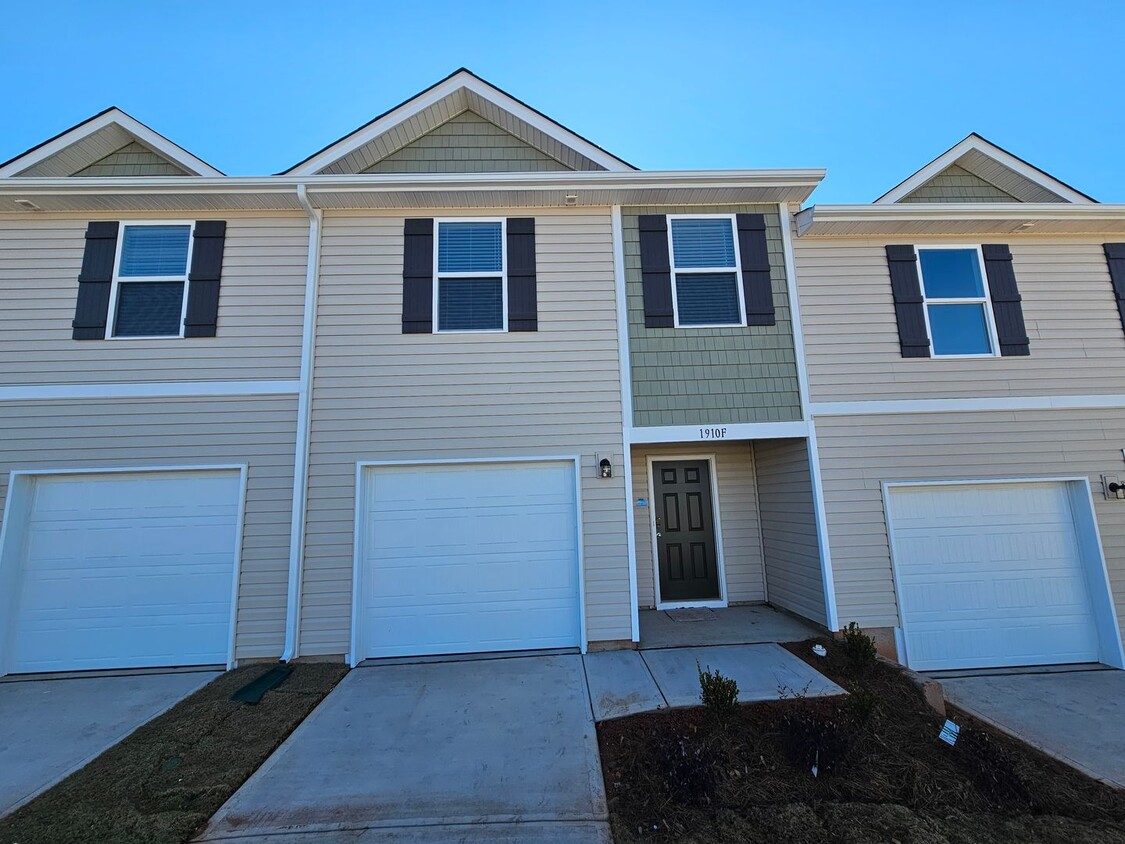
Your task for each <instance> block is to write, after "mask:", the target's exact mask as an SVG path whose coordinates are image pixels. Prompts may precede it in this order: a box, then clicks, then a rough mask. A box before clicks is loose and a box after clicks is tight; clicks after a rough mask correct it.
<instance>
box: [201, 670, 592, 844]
mask: <svg viewBox="0 0 1125 844" xmlns="http://www.w3.org/2000/svg"><path fill="white" fill-rule="evenodd" d="M274 836H279V838H278V839H277V844H304V842H310V844H311V842H316V844H325V842H329V841H333V842H335V841H348V842H364V844H368V842H370V844H374V843H375V842H390V841H394V842H411V844H422V842H427V844H428V842H447V841H458V842H482V841H487V842H548V841H550V842H560V844H577V842H597V844H609V842H610V841H611V840H612V839H611V838H610V834H609V826H608V812H607V809H606V801H605V792H604V788H603V786H602V776H601V767H600V762H599V759H598V746H597V735H596V733H595V730H594V720H593V717H592V715H591V711H590V700H589V695H588V691H587V687H586V678H585V674H584V672H583V666H582V658H581V657H580V656H577V655H574V656H569V655H562V656H536V657H513V658H509V659H492V660H472V661H465V662H437V663H425V664H412V665H386V666H377V667H370V668H367V667H364V668H358V669H356V670H355V671H352V672H351V673H350V674H348V676H347V677H345V678H344V680H343V681H342V682H341V683H340V684H339V685H338V686H337V687H336V688H335V689H334V690H333V692H332V693H331V694H330V695H329V696H328V697H327V698H326V699H325V700H324V702H323V703H321V704H320V706H319V707H317V709H315V710H314V711H313V713H312V714H311V715H310V716H309V717H308V718H307V719H305V721H304V722H303V723H302V724H301V725H300V726H299V727H298V728H297V729H296V730H295V731H294V732H293V734H292V735H291V736H290V737H289V738H288V739H287V740H286V741H285V743H284V744H282V746H281V747H280V748H279V749H278V751H277V752H276V753H274V755H273V756H271V757H270V759H269V760H268V761H267V762H266V763H265V765H263V766H262V767H261V768H260V769H259V770H258V771H257V772H256V773H255V774H254V775H253V776H252V777H251V778H250V779H249V780H248V781H247V782H246V784H245V785H244V786H243V787H242V788H241V789H239V791H238V792H236V793H235V795H234V796H233V797H231V799H230V800H229V801H227V803H226V804H225V805H224V806H223V807H222V808H221V809H220V810H219V811H218V813H217V814H216V815H215V816H214V817H213V818H212V819H211V822H210V824H209V825H208V827H207V829H206V830H205V831H204V833H203V834H202V836H200V838H199V839H198V840H200V841H221V840H225V839H240V840H243V841H246V840H250V841H254V840H259V841H260V840H267V839H273V838H274Z"/></svg>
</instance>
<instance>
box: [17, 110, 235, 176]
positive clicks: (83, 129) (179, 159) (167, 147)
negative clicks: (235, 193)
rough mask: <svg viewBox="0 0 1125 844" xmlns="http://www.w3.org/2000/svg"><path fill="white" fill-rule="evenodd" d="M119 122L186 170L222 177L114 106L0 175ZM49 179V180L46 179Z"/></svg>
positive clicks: (23, 157)
mask: <svg viewBox="0 0 1125 844" xmlns="http://www.w3.org/2000/svg"><path fill="white" fill-rule="evenodd" d="M115 123H116V124H117V125H118V126H120V127H121V128H122V129H124V130H125V131H126V132H128V133H129V134H130V135H133V136H134V137H135V138H137V140H139V141H140V142H141V143H143V144H145V145H146V146H148V147H150V148H151V149H153V150H155V151H156V152H158V153H160V154H161V155H162V156H164V157H165V158H167V159H168V160H169V161H171V162H173V163H175V164H178V165H180V166H181V167H183V168H184V169H185V170H189V171H191V172H192V173H195V174H196V175H197V176H213V177H214V176H220V177H221V176H222V175H223V173H222V171H221V170H216V169H215V168H214V167H212V166H211V165H210V164H208V163H207V162H206V161H204V160H203V159H201V158H196V157H195V156H194V155H192V154H191V153H190V152H188V151H187V150H186V149H184V148H183V147H181V146H179V145H178V144H175V143H173V142H172V141H170V140H168V139H167V138H165V137H164V136H163V135H161V134H159V133H158V132H154V131H153V130H152V129H150V128H148V127H147V126H145V125H144V124H143V123H141V122H140V121H139V120H136V119H135V118H132V117H130V116H129V115H127V114H126V113H125V112H123V111H122V110H121V109H119V108H112V109H109V110H108V111H106V112H105V113H104V114H100V115H98V116H97V117H95V118H92V119H91V120H87V121H86V122H85V123H80V124H79V125H77V126H75V127H74V128H73V129H71V130H69V131H67V132H64V133H63V134H61V135H59V136H58V137H57V138H55V139H54V140H52V141H49V142H48V143H46V144H43V146H41V147H38V148H35V149H32V150H31V151H30V152H27V153H24V154H23V155H21V156H20V157H19V158H15V159H13V160H12V161H10V162H8V164H6V165H5V166H4V167H0V178H4V177H7V176H14V175H16V174H17V173H22V172H23V171H24V170H26V169H28V168H29V167H33V166H35V165H36V164H38V163H39V162H40V161H43V160H45V159H47V158H50V157H51V156H52V155H55V154H56V153H59V152H61V151H62V150H64V149H66V148H67V147H69V146H71V145H72V144H75V143H77V142H78V141H80V140H82V139H83V138H87V137H89V136H90V135H92V134H94V133H95V132H98V131H100V130H102V129H104V128H105V127H107V126H111V125H113V124H115ZM67 178H73V177H67ZM45 181H46V180H45Z"/></svg>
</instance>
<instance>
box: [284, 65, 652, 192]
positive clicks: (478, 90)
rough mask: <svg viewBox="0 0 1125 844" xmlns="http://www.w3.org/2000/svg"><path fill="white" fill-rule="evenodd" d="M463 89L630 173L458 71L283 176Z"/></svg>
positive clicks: (320, 162) (311, 170)
mask: <svg viewBox="0 0 1125 844" xmlns="http://www.w3.org/2000/svg"><path fill="white" fill-rule="evenodd" d="M461 88H465V89H466V90H469V91H472V92H473V93H474V94H476V95H477V96H478V97H480V98H481V99H484V100H487V101H488V102H491V103H493V104H494V105H496V106H497V107H498V108H501V109H503V110H504V111H507V112H508V113H510V114H512V115H513V116H514V117H517V118H518V119H520V120H522V121H523V122H524V123H527V124H528V125H529V126H532V127H534V128H535V129H538V130H539V131H541V132H542V133H543V134H545V135H547V136H549V137H551V138H554V139H555V140H556V141H558V142H559V143H561V144H563V145H564V146H568V147H570V148H571V149H573V150H574V151H575V152H578V153H580V154H582V155H584V156H585V157H586V158H588V159H590V160H591V161H593V162H595V163H596V164H600V165H601V166H602V167H604V168H605V169H606V170H615V171H631V170H633V169H634V168H632V167H630V166H629V165H627V164H626V163H625V162H624V161H622V160H621V159H619V158H617V157H616V156H614V155H611V154H609V153H608V152H606V151H605V150H602V149H599V148H598V147H597V146H595V145H594V144H592V143H590V142H589V141H587V140H585V139H584V138H581V137H579V136H578V135H576V134H574V133H573V132H571V131H570V130H569V129H566V128H565V127H563V126H562V125H561V124H559V123H556V122H555V121H553V120H551V119H550V118H547V117H544V116H543V115H542V114H539V113H538V112H536V111H535V110H534V109H532V108H529V107H528V106H526V105H524V104H523V103H521V102H519V101H517V100H515V99H514V98H512V97H510V96H508V95H507V94H505V93H504V92H503V91H501V90H499V89H498V88H494V87H493V86H492V85H489V84H488V83H487V82H484V81H482V80H480V79H478V78H477V77H475V76H473V75H472V74H471V73H467V72H465V71H461V72H459V73H455V74H454V75H453V76H451V77H449V78H448V79H446V80H445V81H443V82H441V83H439V84H438V85H435V86H434V87H433V88H431V89H430V90H428V91H425V92H424V93H422V94H418V95H417V96H415V97H413V98H411V99H409V100H407V101H406V102H405V103H403V104H402V105H400V106H399V107H398V108H395V109H393V110H391V111H390V112H388V113H387V114H385V115H383V116H382V117H380V118H378V119H376V120H375V121H373V122H372V123H370V124H368V125H367V126H364V127H362V128H361V129H358V130H356V131H355V132H353V133H352V134H350V135H347V136H345V137H344V138H343V139H341V140H339V141H337V142H336V143H334V144H332V145H331V146H329V147H327V148H325V149H323V150H321V151H320V152H318V153H317V154H316V155H314V156H313V157H312V158H309V159H308V160H306V161H303V162H301V163H300V164H298V165H297V166H296V167H294V168H292V169H291V170H287V171H286V175H290V176H311V175H314V174H315V173H316V172H317V171H319V170H321V169H323V168H324V167H326V166H328V165H329V164H331V163H332V162H334V161H337V160H339V159H341V158H343V157H344V156H345V155H348V154H349V153H351V152H354V151H355V150H357V149H359V148H360V147H362V146H363V145H364V144H367V143H370V142H371V141H372V140H374V139H375V138H377V137H379V136H380V135H382V134H383V133H384V132H387V131H388V130H390V129H391V128H393V127H395V126H397V125H399V124H400V123H404V122H406V121H407V120H409V119H410V118H411V117H414V116H415V115H417V114H418V113H419V112H421V111H423V110H425V109H427V108H429V107H430V106H432V105H433V104H434V103H436V102H438V101H439V100H442V99H444V98H445V97H448V96H449V95H450V94H453V93H454V92H456V91H457V90H459V89H461Z"/></svg>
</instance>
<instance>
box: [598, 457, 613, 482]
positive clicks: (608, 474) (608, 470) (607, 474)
mask: <svg viewBox="0 0 1125 844" xmlns="http://www.w3.org/2000/svg"><path fill="white" fill-rule="evenodd" d="M598 471H599V472H600V474H601V477H603V478H612V477H613V464H612V463H610V462H609V458H608V457H603V458H602V462H601V463H599V464H598Z"/></svg>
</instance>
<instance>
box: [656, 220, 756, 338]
mask: <svg viewBox="0 0 1125 844" xmlns="http://www.w3.org/2000/svg"><path fill="white" fill-rule="evenodd" d="M734 220H735V217H734V215H733V214H695V215H686V214H684V215H680V214H672V215H669V217H668V256H669V263H670V265H671V267H672V312H673V314H674V316H675V325H676V327H677V328H722V327H733V326H741V325H745V324H746V303H745V302H744V301H743V291H742V267H741V263H740V259H739V255H738V238H737V237H736V229H735V224H734Z"/></svg>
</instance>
